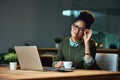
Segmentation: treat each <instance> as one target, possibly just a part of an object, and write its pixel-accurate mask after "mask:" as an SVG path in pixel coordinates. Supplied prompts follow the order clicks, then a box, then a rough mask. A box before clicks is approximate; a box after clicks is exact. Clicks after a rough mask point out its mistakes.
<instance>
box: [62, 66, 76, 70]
mask: <svg viewBox="0 0 120 80" xmlns="http://www.w3.org/2000/svg"><path fill="white" fill-rule="evenodd" d="M61 69H63V70H74V69H75V67H71V68H61Z"/></svg>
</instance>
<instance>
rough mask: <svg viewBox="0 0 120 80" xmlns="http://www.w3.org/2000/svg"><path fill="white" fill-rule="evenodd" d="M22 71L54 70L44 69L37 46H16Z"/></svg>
mask: <svg viewBox="0 0 120 80" xmlns="http://www.w3.org/2000/svg"><path fill="white" fill-rule="evenodd" d="M15 51H16V54H17V56H18V61H19V64H20V67H21V69H24V70H41V71H43V70H52V68H50V67H49V68H45V69H44V68H43V66H42V63H41V60H40V56H39V53H38V49H37V46H15Z"/></svg>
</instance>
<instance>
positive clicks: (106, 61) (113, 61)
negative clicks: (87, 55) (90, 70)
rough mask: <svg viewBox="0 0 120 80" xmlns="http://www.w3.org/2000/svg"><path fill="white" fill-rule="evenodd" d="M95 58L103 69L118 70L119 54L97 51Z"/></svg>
mask: <svg viewBox="0 0 120 80" xmlns="http://www.w3.org/2000/svg"><path fill="white" fill-rule="evenodd" d="M95 59H96V62H97V64H98V65H99V66H100V68H101V69H102V70H108V71H118V54H112V53H96V57H95Z"/></svg>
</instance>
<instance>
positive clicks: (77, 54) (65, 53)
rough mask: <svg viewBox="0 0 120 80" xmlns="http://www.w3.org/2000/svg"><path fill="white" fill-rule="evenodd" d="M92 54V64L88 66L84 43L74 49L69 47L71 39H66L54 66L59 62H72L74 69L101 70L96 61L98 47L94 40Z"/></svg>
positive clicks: (62, 43)
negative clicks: (85, 58)
mask: <svg viewBox="0 0 120 80" xmlns="http://www.w3.org/2000/svg"><path fill="white" fill-rule="evenodd" d="M90 52H91V56H92V60H89V61H90V62H89V63H90V64H88V63H86V61H85V60H84V56H85V46H84V42H83V41H82V40H81V41H80V45H79V46H77V47H73V46H70V45H69V38H65V39H64V40H63V41H62V42H61V43H60V48H59V50H58V53H57V57H56V59H55V61H54V62H53V65H54V64H56V63H57V62H58V61H72V62H73V67H75V68H78V69H100V68H99V67H98V66H97V64H96V61H95V54H96V46H95V41H94V40H90Z"/></svg>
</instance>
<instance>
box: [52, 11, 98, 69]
mask: <svg viewBox="0 0 120 80" xmlns="http://www.w3.org/2000/svg"><path fill="white" fill-rule="evenodd" d="M93 22H94V17H93V15H92V13H91V12H90V11H88V10H84V11H83V12H81V13H80V15H79V16H78V17H77V18H76V19H75V21H74V22H73V24H72V25H71V37H70V38H65V39H64V40H63V41H62V42H61V44H60V48H59V50H58V53H57V57H56V59H55V61H54V62H53V67H54V68H62V67H63V61H72V62H73V67H75V68H78V69H100V68H99V67H98V66H97V64H96V61H95V54H96V46H95V41H93V40H92V39H91V36H92V30H91V29H90V26H91V24H92V23H93Z"/></svg>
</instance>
